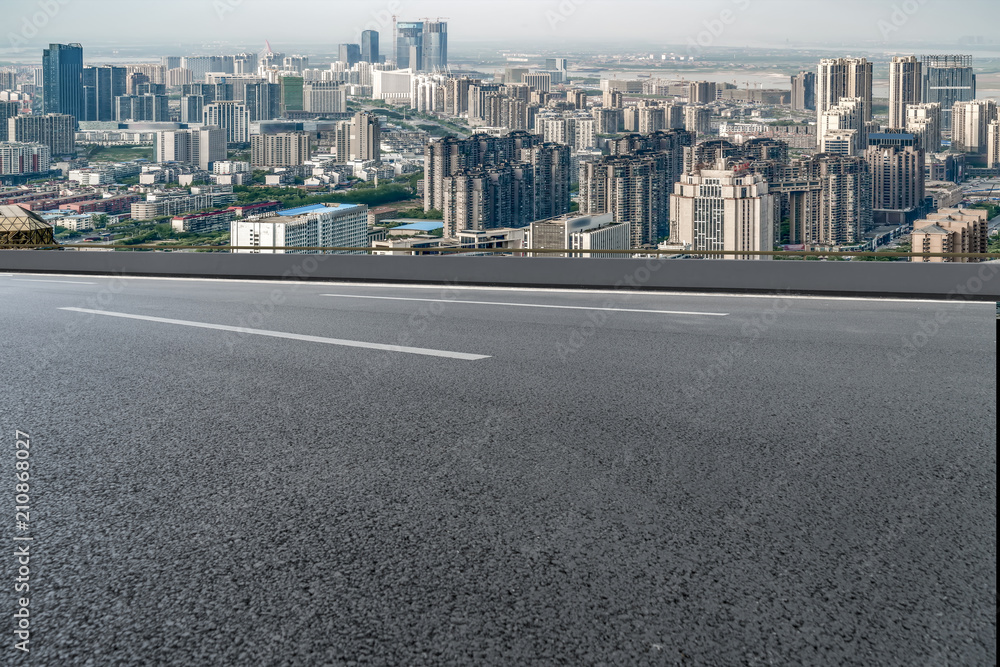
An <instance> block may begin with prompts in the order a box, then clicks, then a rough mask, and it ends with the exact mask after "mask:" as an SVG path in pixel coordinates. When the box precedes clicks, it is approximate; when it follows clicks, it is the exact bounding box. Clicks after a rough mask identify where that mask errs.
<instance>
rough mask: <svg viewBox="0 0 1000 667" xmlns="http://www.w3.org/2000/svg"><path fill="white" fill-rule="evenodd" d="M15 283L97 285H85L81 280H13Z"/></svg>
mask: <svg viewBox="0 0 1000 667" xmlns="http://www.w3.org/2000/svg"><path fill="white" fill-rule="evenodd" d="M12 280H13V281H14V282H17V283H66V284H67V285H96V284H97V283H85V282H83V281H81V280H36V279H33V278H13V279H12Z"/></svg>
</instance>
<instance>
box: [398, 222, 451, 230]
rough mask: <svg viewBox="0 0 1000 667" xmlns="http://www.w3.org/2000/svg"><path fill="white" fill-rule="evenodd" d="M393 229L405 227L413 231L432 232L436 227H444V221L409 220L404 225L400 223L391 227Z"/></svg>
mask: <svg viewBox="0 0 1000 667" xmlns="http://www.w3.org/2000/svg"><path fill="white" fill-rule="evenodd" d="M393 229H400V230H402V229H405V230H412V231H415V232H433V231H435V230H438V229H444V223H443V222H438V221H435V220H428V221H427V222H411V223H409V224H406V225H400V226H399V227H393Z"/></svg>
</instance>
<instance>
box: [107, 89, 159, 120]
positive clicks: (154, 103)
mask: <svg viewBox="0 0 1000 667" xmlns="http://www.w3.org/2000/svg"><path fill="white" fill-rule="evenodd" d="M169 100H170V98H169V97H167V96H166V95H123V96H121V97H116V98H115V120H117V121H118V122H120V123H125V122H143V121H152V122H157V123H167V122H170V109H169V106H168V104H169Z"/></svg>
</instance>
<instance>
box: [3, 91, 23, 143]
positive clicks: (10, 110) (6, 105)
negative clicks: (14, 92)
mask: <svg viewBox="0 0 1000 667" xmlns="http://www.w3.org/2000/svg"><path fill="white" fill-rule="evenodd" d="M20 111H21V103H20V102H17V101H10V102H7V101H3V100H0V141H8V140H9V138H8V134H7V119H9V118H13V117H14V116H16V115H17V114H18V113H20Z"/></svg>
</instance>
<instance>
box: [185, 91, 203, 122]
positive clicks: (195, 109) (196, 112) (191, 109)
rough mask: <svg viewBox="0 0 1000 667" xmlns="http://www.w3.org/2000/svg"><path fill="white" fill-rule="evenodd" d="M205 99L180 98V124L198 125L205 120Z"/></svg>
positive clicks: (187, 96) (196, 96)
mask: <svg viewBox="0 0 1000 667" xmlns="http://www.w3.org/2000/svg"><path fill="white" fill-rule="evenodd" d="M204 109H205V98H204V97H202V96H201V95H184V96H183V97H181V122H182V123H191V124H200V123H202V122H203V121H204V120H205V111H204Z"/></svg>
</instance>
